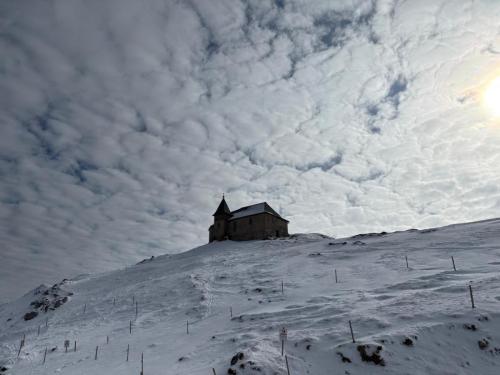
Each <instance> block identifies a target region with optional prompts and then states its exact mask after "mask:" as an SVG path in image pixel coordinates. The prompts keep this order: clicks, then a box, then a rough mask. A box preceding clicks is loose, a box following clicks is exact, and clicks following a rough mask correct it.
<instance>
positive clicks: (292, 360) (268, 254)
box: [0, 219, 500, 375]
mask: <svg viewBox="0 0 500 375" xmlns="http://www.w3.org/2000/svg"><path fill="white" fill-rule="evenodd" d="M499 245H500V219H498V220H489V221H483V222H478V223H471V224H463V225H454V226H449V227H445V228H440V229H436V230H425V231H416V230H413V231H406V232H399V233H392V234H373V235H363V236H356V237H353V238H349V239H345V240H338V239H337V240H333V239H330V238H325V237H323V236H320V235H296V236H292V237H290V238H288V239H279V240H269V241H252V242H231V241H226V242H221V243H212V244H209V245H206V246H202V247H199V248H196V249H193V250H191V251H189V252H186V253H183V254H178V255H169V256H163V257H158V258H155V259H151V260H147V261H145V262H143V263H141V264H138V265H135V266H133V267H130V268H127V269H123V270H118V271H115V272H109V273H105V274H101V275H93V276H80V277H78V278H75V279H72V280H66V281H63V282H61V283H60V284H57V285H55V286H54V287H51V288H47V287H40V288H37V289H36V290H35V291H32V292H30V293H28V294H26V295H25V296H23V297H22V298H20V299H18V300H16V301H14V302H12V303H9V304H5V305H2V306H0V329H1V331H0V368H1V366H5V367H6V368H7V369H6V371H4V373H7V374H21V375H24V374H53V373H60V374H120V375H123V374H139V373H140V367H141V353H143V354H144V374H155V375H156V374H190V375H191V374H200V375H201V374H213V370H212V368H213V369H214V370H215V372H216V374H218V375H220V374H228V373H233V374H235V373H236V374H286V373H287V370H286V363H285V357H284V356H282V355H281V342H280V339H279V331H280V329H281V328H282V327H286V329H287V330H288V337H287V341H286V343H285V348H284V349H285V354H286V355H287V358H288V364H289V370H290V374H292V375H304V374H315V375H321V374H382V373H383V374H398V375H401V374H498V368H499V366H500V313H499V309H500V246H499ZM405 256H407V259H408V265H409V268H407V266H406V259H405ZM452 256H453V257H454V261H455V264H456V271H454V270H453V265H452V260H451V257H452ZM335 270H336V271H337V277H338V283H336V281H335ZM282 282H283V293H282V289H281V288H282ZM470 284H471V285H472V290H473V293H474V300H475V305H476V308H475V309H472V307H471V301H470V295H469V287H468V286H469V285H470ZM135 302H137V304H135ZM31 303H32V305H30V304H31ZM136 306H137V315H136ZM44 310H47V312H44ZM231 310H232V315H233V316H232V317H231ZM32 311H35V312H37V313H38V315H37V316H36V317H34V318H32V319H30V320H28V321H25V320H24V316H25V314H26V313H29V312H32ZM32 315H35V314H32ZM27 317H30V316H27ZM349 321H351V322H352V327H353V331H354V336H355V339H356V343H353V342H352V338H351V334H350V330H349ZM130 322H132V333H130V331H129V330H130ZM187 322H189V334H187V332H186V328H187V327H186V325H187ZM39 327H40V333H39V334H38V329H39ZM23 335H25V345H24V346H23V347H22V348H21V350H20V353H19V357H18V358H17V356H18V351H19V345H20V341H21V339H22V338H23ZM108 338H109V343H107V340H108ZM65 340H70V347H69V350H68V352H67V353H66V352H65V349H64V341H65ZM75 340H76V342H77V344H76V345H77V347H76V352H75V351H73V350H74V341H75ZM128 345H129V348H130V353H129V361H128V362H127V361H126V356H127V346H128ZM96 346H98V353H97V360H96V359H95V354H96ZM46 348H47V349H48V350H47V355H46V359H45V363H43V361H44V353H45V349H46ZM238 353H242V354H238ZM362 357H364V359H365V361H363V359H362ZM231 362H233V365H231ZM229 369H232V370H229ZM228 371H229V372H228ZM0 373H2V372H1V370H0Z"/></svg>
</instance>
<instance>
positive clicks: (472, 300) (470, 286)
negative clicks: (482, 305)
mask: <svg viewBox="0 0 500 375" xmlns="http://www.w3.org/2000/svg"><path fill="white" fill-rule="evenodd" d="M469 292H470V302H471V304H472V308H473V309H474V308H475V307H476V306H475V305H474V295H473V294H472V285H470V284H469Z"/></svg>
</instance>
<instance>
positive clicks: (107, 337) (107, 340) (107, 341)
mask: <svg viewBox="0 0 500 375" xmlns="http://www.w3.org/2000/svg"><path fill="white" fill-rule="evenodd" d="M106 344H109V336H106Z"/></svg>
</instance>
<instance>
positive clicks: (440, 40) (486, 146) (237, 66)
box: [0, 0, 500, 300]
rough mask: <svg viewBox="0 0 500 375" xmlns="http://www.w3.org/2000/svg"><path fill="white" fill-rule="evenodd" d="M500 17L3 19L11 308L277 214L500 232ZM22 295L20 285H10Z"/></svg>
mask: <svg viewBox="0 0 500 375" xmlns="http://www.w3.org/2000/svg"><path fill="white" fill-rule="evenodd" d="M499 16H500V3H499V2H497V1H492V0H490V1H487V0H482V1H460V2H457V1H452V0H450V1H444V0H442V1H437V0H432V1H431V0H429V1H397V0H378V1H376V0H371V1H370V0H349V1H348V0H337V1H331V0H325V1H323V0H314V1H311V0H307V1H306V0H274V1H269V0H239V1H238V0H212V1H202V0H191V1H189V0H184V1H174V0H164V1H159V0H150V1H145V2H139V1H135V0H114V1H112V0H105V1H102V0H90V1H89V0H86V1H83V0H81V1H77V0H75V1H63V0H53V1H49V0H46V1H26V0H19V1H5V2H3V3H2V4H0V51H1V56H2V58H1V65H0V120H1V124H2V125H1V137H0V176H1V180H0V223H1V226H0V241H1V250H0V256H1V259H2V262H0V275H1V276H0V281H2V282H1V283H0V284H1V286H0V300H1V299H2V298H10V297H12V296H13V295H16V294H18V293H19V292H20V291H21V290H24V289H26V288H29V287H31V286H33V285H34V284H36V283H38V282H40V281H52V280H55V279H58V278H62V277H66V276H72V275H74V274H75V273H78V272H88V271H101V270H106V269H110V268H113V267H117V266H123V265H126V264H130V263H133V262H135V261H136V260H138V259H141V258H143V257H146V256H150V255H153V254H155V255H156V254H161V253H165V252H178V251H182V250H185V249H188V248H190V247H192V246H195V245H197V244H201V243H204V242H206V241H207V239H208V232H207V229H208V226H209V224H210V221H211V214H212V213H213V211H214V209H215V208H216V206H217V204H218V202H219V199H220V196H221V194H222V193H223V192H225V193H226V195H227V197H228V202H229V204H230V206H231V208H237V207H239V206H242V205H247V204H252V203H257V202H260V201H268V202H269V203H270V204H271V205H272V206H273V207H274V208H275V209H277V210H279V211H280V212H281V213H282V214H283V215H284V216H285V217H286V218H288V219H289V220H290V222H291V223H290V231H291V232H322V233H326V234H329V235H333V236H342V235H348V234H354V233H358V232H365V231H380V230H397V229H406V228H410V227H429V226H437V225H442V224H447V223H452V222H460V221H469V220H476V219H482V218H488V217H493V216H499V208H500V191H499V187H500V168H499V165H500V126H498V120H495V119H493V118H491V117H490V116H489V114H488V113H487V112H486V111H485V110H484V108H483V106H482V105H481V101H480V96H481V92H482V90H483V89H484V85H486V84H487V82H488V80H490V79H492V78H494V77H495V74H497V73H500V72H499V70H498V68H499V67H500V65H499V58H500V57H499V56H500V38H499V30H500V29H499V27H498V19H499ZM3 281H7V282H3Z"/></svg>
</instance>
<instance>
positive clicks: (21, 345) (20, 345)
mask: <svg viewBox="0 0 500 375" xmlns="http://www.w3.org/2000/svg"><path fill="white" fill-rule="evenodd" d="M25 337H26V336H23V338H22V339H21V343H20V344H19V351H18V352H17V358H19V355H20V354H21V349H22V348H23V346H24V340H25Z"/></svg>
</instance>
